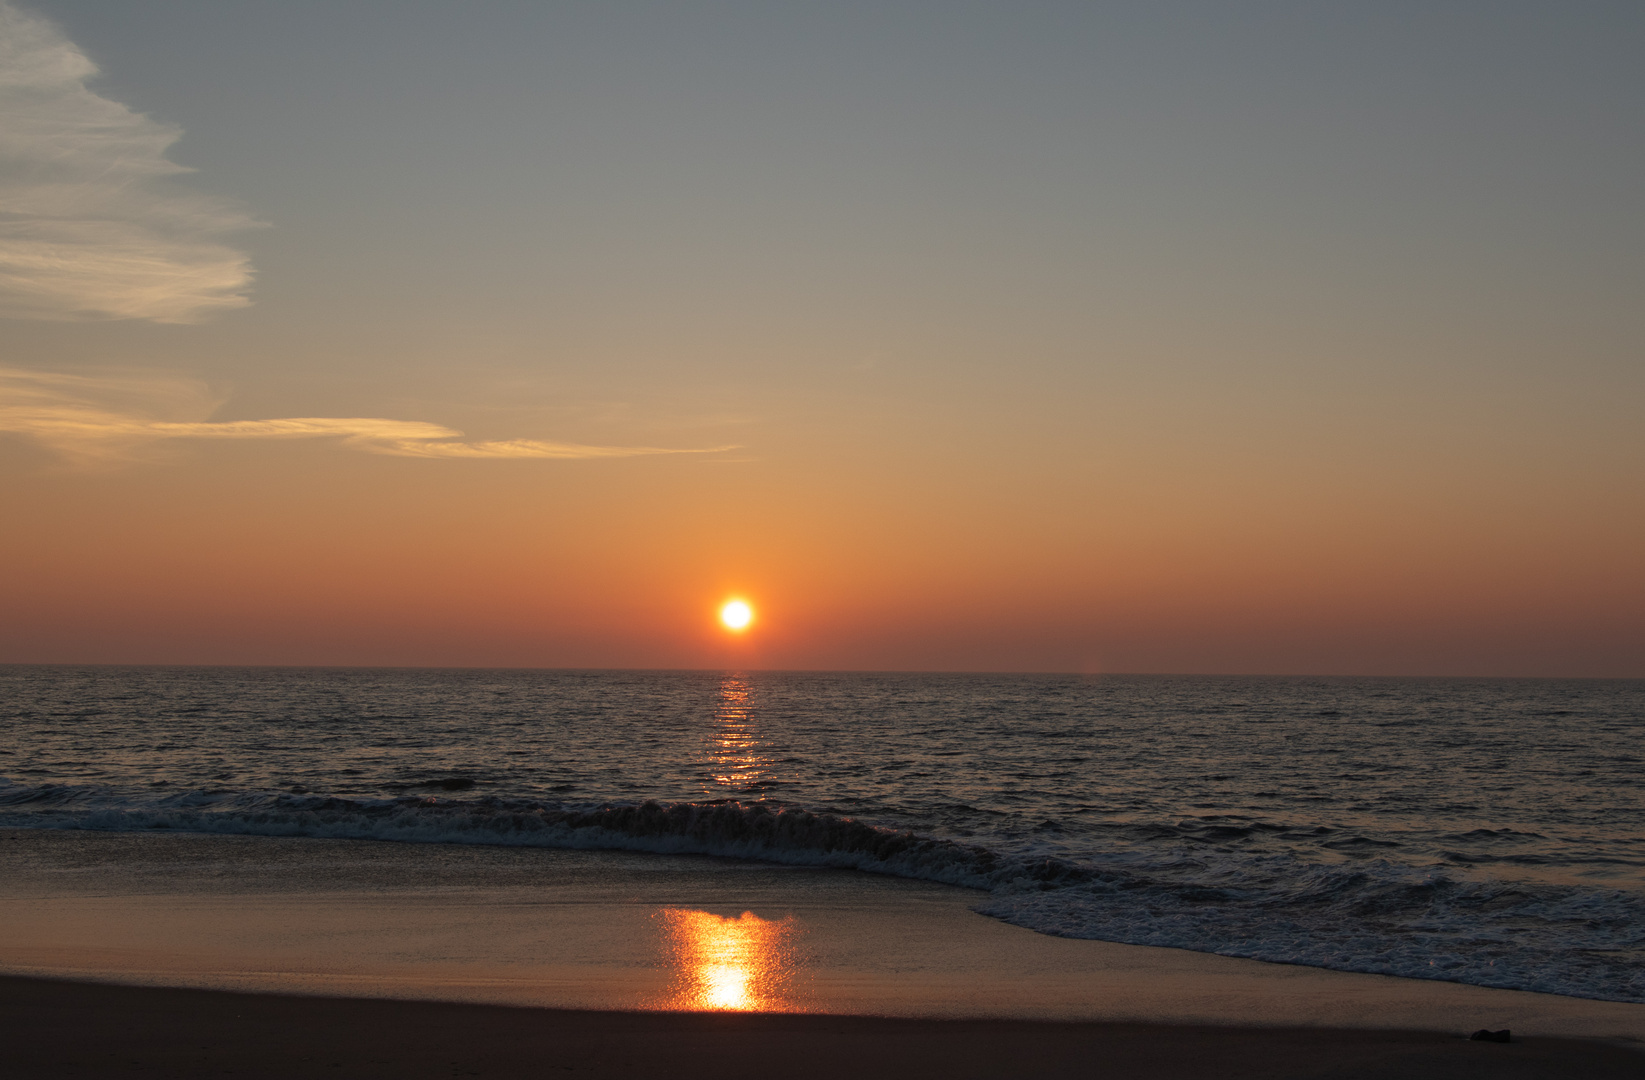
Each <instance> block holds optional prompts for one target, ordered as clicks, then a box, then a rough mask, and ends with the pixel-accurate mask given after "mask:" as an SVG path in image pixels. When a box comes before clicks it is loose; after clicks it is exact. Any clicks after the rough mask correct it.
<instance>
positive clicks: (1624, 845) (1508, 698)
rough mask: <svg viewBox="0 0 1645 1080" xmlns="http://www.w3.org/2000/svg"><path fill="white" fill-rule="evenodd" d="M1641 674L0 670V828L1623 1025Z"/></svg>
mask: <svg viewBox="0 0 1645 1080" xmlns="http://www.w3.org/2000/svg"><path fill="white" fill-rule="evenodd" d="M1642 738H1645V681H1639V680H1632V681H1622V680H1618V681H1602V680H1484V679H1360V678H1340V679H1323V678H1219V677H1192V678H1190V677H1166V676H1158V677H1120V676H1100V677H1081V676H1020V675H1011V676H988V675H902V674H814V673H798V674H795V673H790V674H784V673H765V672H760V673H719V672H610V671H601V672H564V671H494V670H421V671H419V670H339V669H277V668H244V669H234V668H113V667H85V668H76V667H0V826H10V827H25V828H56V829H95V830H118V831H143V830H154V829H169V830H181V831H194V832H210V833H233V834H242V835H252V836H255V835H267V836H317V837H348V838H363V839H375V840H382V841H389V842H406V843H428V842H438V843H459V844H507V845H526V846H540V847H552V848H590V849H597V848H604V849H623V850H630V851H642V852H645V851H650V852H667V853H703V854H714V855H722V856H732V857H736V858H747V859H760V860H769V861H775V862H782V863H791V864H800V865H813V866H837V867H851V868H856V869H861V870H868V871H872V872H876V873H882V874H892V875H898V876H902V877H908V878H917V879H926V880H931V881H939V882H946V883H950V884H955V885H965V886H971V887H974V888H978V889H983V890H986V895H985V896H982V897H981V898H980V900H979V905H978V907H977V910H978V911H980V912H982V913H983V914H985V915H989V916H993V917H995V918H999V919H1003V920H1005V921H1007V922H1011V923H1015V924H1017V925H1020V926H1024V927H1028V928H1031V929H1034V930H1038V931H1041V932H1043V933H1047V934H1056V935H1063V936H1068V937H1078V938H1097V939H1102V940H1107V941H1119V942H1127V943H1131V944H1140V945H1163V946H1173V947H1177V948H1184V949H1193V950H1199V951H1204V952H1214V953H1222V954H1225V955H1230V956H1242V957H1251V958H1255V959H1260V960H1269V961H1279V962H1284V963H1294V964H1307V965H1313V966H1318V967H1326V968H1336V969H1340V970H1347V971H1365V972H1379V973H1384V974H1390V975H1401V976H1408V977H1413V978H1430V979H1444V980H1450V981H1455V982H1464V983H1473V984H1477V985H1481V986H1493V987H1506V988H1514V989H1525V990H1538V991H1544V992H1551V993H1559V994H1569V995H1577V996H1582V997H1592V998H1602V999H1609V1000H1616V1001H1630V1002H1645V742H1642Z"/></svg>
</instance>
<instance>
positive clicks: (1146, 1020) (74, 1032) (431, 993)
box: [0, 830, 1645, 1078]
mask: <svg viewBox="0 0 1645 1080" xmlns="http://www.w3.org/2000/svg"><path fill="white" fill-rule="evenodd" d="M0 869H3V873H0V975H5V976H7V977H6V978H4V979H3V980H0V993H3V994H4V1002H3V1003H0V1024H3V1026H4V1032H5V1040H4V1044H3V1045H4V1060H3V1062H0V1064H4V1065H5V1066H6V1067H5V1068H4V1069H0V1072H4V1073H6V1074H7V1075H23V1076H29V1075H42V1076H43V1075H83V1076H97V1075H103V1074H104V1073H106V1072H120V1073H121V1075H129V1074H130V1071H131V1069H132V1068H134V1066H133V1065H132V1064H131V1063H132V1062H137V1063H138V1066H136V1067H141V1068H143V1069H145V1070H147V1071H149V1072H150V1073H151V1075H153V1074H158V1075H177V1076H191V1075H208V1074H210V1075H215V1074H217V1073H220V1072H223V1071H232V1072H233V1073H234V1074H235V1075H239V1076H265V1075H266V1076H300V1075H319V1074H323V1075H329V1076H339V1075H341V1076H375V1075H390V1074H392V1075H395V1076H434V1075H439V1076H452V1075H482V1076H484V1075H496V1076H510V1075H524V1074H525V1073H527V1072H530V1073H532V1074H537V1073H550V1074H552V1073H555V1072H556V1071H561V1070H571V1071H573V1072H578V1071H580V1072H583V1073H585V1074H586V1075H596V1076H597V1075H667V1076H694V1075H703V1076H708V1075H713V1076H715V1077H721V1078H724V1077H732V1076H742V1075H748V1076H755V1075H758V1076H761V1077H769V1076H822V1075H869V1076H873V1075H884V1076H893V1075H895V1076H942V1077H954V1076H1002V1075H1048V1076H1057V1075H1076V1074H1077V1075H1081V1076H1092V1075H1098V1076H1101V1075H1113V1076H1237V1075H1251V1076H1344V1077H1348V1076H1419V1077H1420V1076H1425V1075H1434V1076H1441V1075H1443V1076H1469V1075H1474V1074H1475V1073H1476V1072H1477V1074H1478V1075H1481V1076H1493V1077H1495V1076H1519V1075H1523V1076H1596V1077H1603V1076H1611V1075H1617V1076H1622V1075H1628V1076H1639V1075H1645V1054H1641V1053H1639V1050H1640V1049H1641V1048H1645V1006H1641V1005H1634V1004H1625V1003H1617V1002H1600V1001H1586V1000H1581V999H1574V998H1565V997H1557V996H1553V995H1547V994H1534V993H1524V992H1519V991H1508V990H1493V989H1485V988H1481V987H1473V986H1463V985H1458V984H1454V983H1445V982H1439V981H1427V980H1411V979H1396V978H1388V977H1384V976H1377V975H1365V974H1354V973H1345V972H1333V971H1323V970H1320V969H1316V968H1305V967H1296V966H1289V965H1278V964H1265V963H1260V962H1257V961H1250V960H1241V959H1236V958H1232V957H1222V956H1211V955H1207V954H1202V953H1193V952H1186V951H1182V950H1176V949H1157V948H1146V947H1141V946H1128V945H1118V944H1113V943H1109V942H1099V941H1074V940H1069V939H1061V938H1052V937H1047V936H1045V935H1042V934H1036V933H1033V932H1031V931H1027V930H1023V929H1020V928H1018V927H1013V926H1008V925H1006V924H1004V923H1000V922H998V921H996V920H993V919H989V918H986V917H983V916H979V915H977V914H975V913H974V912H972V911H971V910H970V908H971V907H972V906H973V905H974V904H976V903H978V902H980V901H981V900H982V899H983V896H982V894H979V893H976V892H974V891H971V890H966V889H958V888H952V887H948V886H942V885H934V884H930V883H925V882H911V881H903V880H900V879H894V878H884V877H877V876H873V875H866V874H861V873H855V872H850V871H829V870H815V869H798V868H787V867H778V866H771V865H768V864H758V863H746V862H734V861H729V860H718V859H705V858H700V857H688V856H680V857H673V856H654V855H634V854H625V853H617V852H566V851H541V850H532V849H508V848H484V847H473V846H455V845H440V844H428V845H412V844H381V843H371V842H362V841H347V840H336V841H332V840H312V839H287V840H280V839H269V838H248V837H213V836H188V835H154V834H98V833H66V832H49V831H34V830H5V831H0ZM744 913H748V914H746V915H745V914H744ZM65 980H73V981H65ZM111 984H125V985H111ZM373 999H376V1000H373ZM384 999H394V1000H384ZM704 1010H709V1011H704ZM714 1010H718V1011H714ZM739 1010H753V1012H741V1011H739ZM1481 1027H1485V1028H1491V1029H1497V1028H1511V1029H1512V1030H1513V1031H1514V1032H1515V1036H1516V1039H1517V1040H1518V1041H1516V1042H1515V1043H1513V1044H1510V1045H1508V1046H1499V1045H1496V1044H1484V1043H1471V1042H1468V1041H1467V1040H1466V1039H1465V1038H1464V1036H1466V1034H1467V1033H1468V1032H1470V1031H1473V1030H1475V1029H1477V1028H1481ZM1619 1055H1620V1056H1619ZM334 1063H335V1064H334ZM601 1070H604V1071H603V1072H602V1071H601ZM1607 1070H1610V1071H1607Z"/></svg>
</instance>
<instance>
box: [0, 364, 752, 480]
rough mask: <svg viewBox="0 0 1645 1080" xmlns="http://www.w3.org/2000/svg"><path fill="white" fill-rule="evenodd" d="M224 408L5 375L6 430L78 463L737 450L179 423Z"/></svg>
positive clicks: (1, 375)
mask: <svg viewBox="0 0 1645 1080" xmlns="http://www.w3.org/2000/svg"><path fill="white" fill-rule="evenodd" d="M220 404H221V399H220V398H217V397H215V396H214V395H213V394H212V393H211V392H210V389H209V388H208V387H207V386H206V385H205V384H204V383H202V382H200V381H198V380H195V379H188V378H184V377H180V376H170V375H160V374H152V373H136V374H131V373H124V374H105V375H74V374H65V373H60V372H44V371H28V370H24V369H20V368H0V432H11V433H13V434H16V435H22V436H26V437H28V438H31V439H33V440H35V441H36V442H38V443H41V444H42V445H45V446H47V447H50V448H51V449H53V450H56V451H57V452H58V453H60V454H62V455H64V456H65V457H68V458H71V459H74V460H78V461H99V460H100V461H109V460H117V459H120V458H125V457H130V456H132V455H133V454H134V453H136V452H137V451H138V450H139V449H140V448H141V447H143V446H152V445H154V444H156V443H163V442H168V441H174V440H180V439H315V438H332V439H339V440H341V441H342V443H343V444H344V445H345V446H350V447H353V448H355V449H358V450H365V451H368V452H371V453H374V454H391V455H394V456H397V457H420V458H559V459H576V458H620V457H641V456H644V455H648V454H712V453H719V452H722V451H725V450H734V449H736V447H734V446H715V447H706V448H698V449H686V450H681V449H671V448H668V447H661V446H590V445H586V444H583V443H567V442H549V441H544V440H540V439H501V440H482V441H468V440H465V439H464V438H463V433H462V432H461V431H457V430H454V429H452V428H448V427H443V426H441V425H439V424H430V423H425V422H423V421H421V420H388V419H383V418H381V417H369V416H347V417H335V416H299V417H286V418H282V419H275V420H196V419H181V418H179V417H186V416H189V415H194V416H200V415H209V414H210V413H211V411H213V410H214V409H215V408H217V407H218V406H219V405H220Z"/></svg>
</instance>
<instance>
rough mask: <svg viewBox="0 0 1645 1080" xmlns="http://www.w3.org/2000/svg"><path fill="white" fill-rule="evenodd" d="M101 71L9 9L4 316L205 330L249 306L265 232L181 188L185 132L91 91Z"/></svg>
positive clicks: (1, 198) (2, 129)
mask: <svg viewBox="0 0 1645 1080" xmlns="http://www.w3.org/2000/svg"><path fill="white" fill-rule="evenodd" d="M96 75H97V65H95V64H93V63H92V62H91V60H90V59H89V58H88V57H87V56H86V55H85V53H83V52H81V51H80V49H79V48H78V47H77V46H76V45H75V44H74V43H73V42H71V41H69V40H68V39H67V38H66V37H64V36H63V34H62V32H61V31H59V30H58V29H57V28H56V27H55V26H53V25H52V24H51V23H50V22H48V21H47V20H45V19H42V18H40V17H38V16H36V15H32V14H30V13H28V12H26V11H23V10H22V9H20V8H18V7H17V6H16V5H15V4H13V3H11V2H10V0H0V315H3V316H9V317H13V318H33V319H150V320H153V321H155V322H163V323H189V322H197V321H199V319H201V318H202V317H204V316H205V315H208V314H210V313H211V312H214V311H221V310H225V309H229V308H238V307H244V306H245V305H246V304H248V303H250V301H249V300H248V299H247V297H246V295H245V290H246V288H247V286H248V285H249V284H250V283H251V266H250V263H249V260H248V259H247V257H246V255H245V253H244V252H241V251H238V250H236V249H234V248H232V247H229V246H227V245H226V244H223V243H221V242H220V241H219V239H218V238H219V237H220V236H221V235H222V234H223V233H225V232H230V231H233V230H237V229H244V228H247V227H250V226H253V225H255V224H256V222H255V221H253V220H252V219H251V218H249V217H247V216H246V215H245V214H243V213H241V212H239V211H238V210H236V209H234V208H233V207H232V206H230V205H229V204H227V203H225V202H223V201H221V200H218V199H214V198H212V197H210V196H207V195H203V194H200V193H198V192H193V191H189V190H188V189H186V188H182V187H179V186H176V185H175V184H173V183H172V181H171V178H172V177H175V176H177V175H179V174H181V173H186V172H190V171H192V170H190V169H188V168H186V167H184V166H182V165H178V164H176V163H175V162H172V161H169V160H167V159H166V152H167V151H168V150H169V149H170V148H171V146H172V144H173V143H175V142H176V141H177V140H178V138H180V137H181V135H182V130H181V129H180V128H178V127H176V126H175V125H172V124H164V123H161V122H159V121H156V120H153V119H150V118H149V117H147V116H144V115H143V114H142V113H138V112H134V111H132V110H131V109H130V108H128V107H127V106H125V105H122V104H120V103H119V102H117V101H111V100H109V99H108V98H105V97H102V96H101V95H99V94H97V93H95V92H93V91H92V90H91V89H89V88H88V86H87V85H86V84H87V82H88V81H89V80H91V79H92V78H93V77H95V76H96Z"/></svg>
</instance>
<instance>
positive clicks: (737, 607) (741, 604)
mask: <svg viewBox="0 0 1645 1080" xmlns="http://www.w3.org/2000/svg"><path fill="white" fill-rule="evenodd" d="M753 621H754V609H753V608H751V607H749V606H748V604H747V602H746V601H743V600H727V601H726V602H725V604H724V605H723V606H721V608H720V622H722V623H724V624H725V628H726V629H727V630H736V631H739V632H740V631H743V630H747V629H748V624H749V623H751V622H753Z"/></svg>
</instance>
